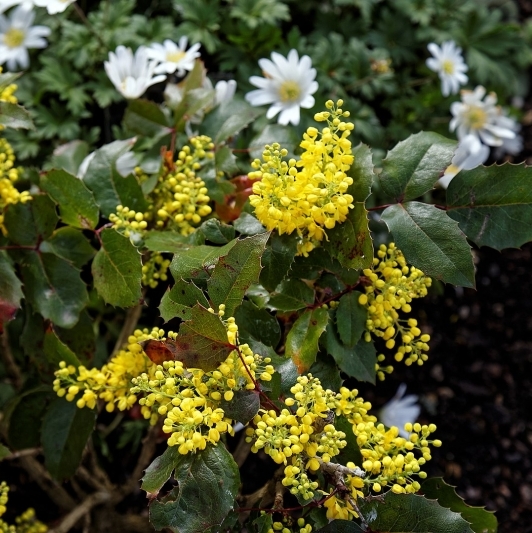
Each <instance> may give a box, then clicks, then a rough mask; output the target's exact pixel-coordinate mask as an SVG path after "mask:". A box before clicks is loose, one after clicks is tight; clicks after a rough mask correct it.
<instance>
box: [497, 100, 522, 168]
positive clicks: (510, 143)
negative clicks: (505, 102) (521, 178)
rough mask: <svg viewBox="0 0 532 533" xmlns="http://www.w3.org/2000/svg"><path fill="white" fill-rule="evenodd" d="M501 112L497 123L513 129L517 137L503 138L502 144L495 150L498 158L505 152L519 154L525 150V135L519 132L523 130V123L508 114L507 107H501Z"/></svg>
mask: <svg viewBox="0 0 532 533" xmlns="http://www.w3.org/2000/svg"><path fill="white" fill-rule="evenodd" d="M500 111H501V112H500V114H499V116H498V117H497V119H496V120H495V125H496V126H500V127H502V128H505V129H507V130H510V131H513V132H514V133H515V137H514V138H513V139H503V140H502V144H501V145H500V146H497V147H496V148H495V150H494V151H493V155H494V156H495V157H496V158H497V159H498V158H500V157H502V156H503V155H504V154H510V155H517V154H519V153H521V152H522V151H523V137H522V136H521V135H520V134H519V132H520V131H521V124H519V122H517V120H515V119H513V118H512V117H510V116H508V111H507V110H506V109H501V110H500Z"/></svg>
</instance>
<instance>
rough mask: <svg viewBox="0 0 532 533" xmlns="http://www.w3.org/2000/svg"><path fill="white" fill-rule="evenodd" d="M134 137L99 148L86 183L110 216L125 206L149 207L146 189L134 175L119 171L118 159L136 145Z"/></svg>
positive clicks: (136, 209)
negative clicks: (124, 175) (124, 176)
mask: <svg viewBox="0 0 532 533" xmlns="http://www.w3.org/2000/svg"><path fill="white" fill-rule="evenodd" d="M133 142H134V139H133V140H131V139H128V140H125V141H114V142H112V143H110V144H106V145H105V146H102V147H101V148H99V149H98V150H96V152H95V155H94V158H93V159H92V161H91V162H90V163H89V166H88V168H87V172H86V173H85V176H84V177H83V183H85V185H86V186H87V187H88V188H89V189H90V190H91V191H92V193H93V194H94V199H95V200H96V204H97V205H98V206H99V208H100V210H101V212H102V214H103V215H104V216H106V217H108V216H109V215H110V214H111V213H115V212H116V207H117V206H118V205H124V206H127V207H129V208H130V209H133V211H140V212H141V213H144V212H145V211H146V209H147V207H148V204H147V202H146V199H145V198H144V193H143V192H142V188H141V186H140V185H139V183H138V182H137V180H136V178H135V177H134V176H127V177H126V178H123V177H122V176H121V175H120V174H119V173H118V171H117V170H116V160H117V159H118V158H119V157H120V156H121V155H123V154H125V153H126V152H127V151H128V150H129V149H130V148H131V146H132V144H133Z"/></svg>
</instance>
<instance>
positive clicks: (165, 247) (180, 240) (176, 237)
mask: <svg viewBox="0 0 532 533" xmlns="http://www.w3.org/2000/svg"><path fill="white" fill-rule="evenodd" d="M144 247H145V248H146V249H148V250H150V251H151V252H170V253H174V252H177V251H178V250H182V249H188V248H189V247H190V244H189V243H187V241H186V237H184V236H183V235H180V234H179V233H177V232H175V231H157V230H152V231H148V233H147V234H146V236H145V237H144Z"/></svg>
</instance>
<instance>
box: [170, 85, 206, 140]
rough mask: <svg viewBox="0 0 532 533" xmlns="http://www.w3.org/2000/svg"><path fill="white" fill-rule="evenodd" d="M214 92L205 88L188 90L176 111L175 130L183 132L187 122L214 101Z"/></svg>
mask: <svg viewBox="0 0 532 533" xmlns="http://www.w3.org/2000/svg"><path fill="white" fill-rule="evenodd" d="M214 95H215V93H214V91H213V90H212V89H206V88H204V87H198V88H195V89H190V90H187V91H186V92H185V93H184V95H183V99H182V100H181V102H179V104H178V105H177V107H176V108H175V109H174V121H175V129H176V130H178V131H183V129H184V127H185V124H186V122H187V120H188V119H189V118H190V117H192V116H193V115H194V114H195V113H197V112H198V111H200V110H202V109H203V108H205V107H207V106H209V105H210V104H212V102H213V101H214Z"/></svg>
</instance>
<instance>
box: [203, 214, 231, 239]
mask: <svg viewBox="0 0 532 533" xmlns="http://www.w3.org/2000/svg"><path fill="white" fill-rule="evenodd" d="M198 231H201V232H202V233H203V235H205V239H206V240H208V241H211V242H213V243H214V244H227V243H228V242H229V241H232V240H233V239H234V238H235V228H234V227H233V226H230V225H229V224H224V223H223V222H220V221H219V220H218V219H216V218H210V219H209V220H206V221H205V222H204V223H203V224H202V225H201V226H200V227H199V228H198Z"/></svg>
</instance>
